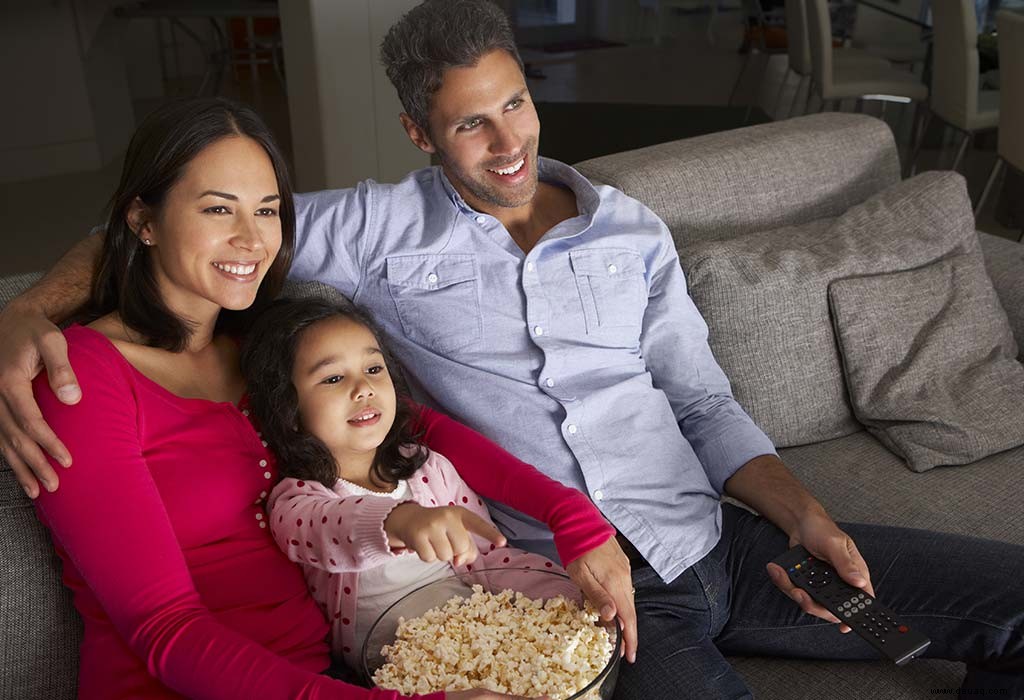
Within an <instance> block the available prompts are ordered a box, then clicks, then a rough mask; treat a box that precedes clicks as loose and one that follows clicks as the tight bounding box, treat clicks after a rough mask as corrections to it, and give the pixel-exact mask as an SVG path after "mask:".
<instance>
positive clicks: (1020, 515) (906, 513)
mask: <svg viewBox="0 0 1024 700" xmlns="http://www.w3.org/2000/svg"><path fill="white" fill-rule="evenodd" d="M1016 415H1017V417H1018V419H1019V420H1021V421H1022V422H1024V406H1021V407H1019V408H1018V409H1017V412H1016ZM779 456H780V457H781V458H782V459H783V461H785V462H786V464H787V465H788V466H789V468H790V469H791V470H792V471H793V473H794V474H795V475H796V476H797V478H798V479H800V481H801V482H802V483H803V484H804V485H805V486H806V487H807V489H808V490H809V491H810V492H811V493H813V494H814V496H815V497H816V498H817V499H818V500H819V501H821V503H822V505H824V506H825V508H826V510H828V512H829V514H830V515H831V516H832V517H833V518H835V519H836V520H838V521H847V522H863V523H874V524H878V525H899V526H902V527H915V528H922V529H927V530H939V531H942V532H952V533H956V534H960V535H969V536H974V537H985V538H989V539H996V540H1002V541H1004V542H1012V543H1015V544H1024V508H1021V503H1020V500H1021V490H1020V487H1019V484H1020V483H1021V472H1022V469H1024V447H1016V448H1014V449H1012V450H1007V451H1006V452H1000V453H998V454H995V455H992V456H990V457H986V458H985V459H982V460H979V461H977V462H974V463H973V464H968V465H966V466H962V467H937V468H935V469H931V470H929V471H927V472H923V473H915V472H912V471H910V470H909V469H906V468H904V467H903V466H902V461H901V459H900V458H899V457H897V456H896V455H894V454H893V453H892V452H890V451H889V450H888V449H886V447H885V446H884V445H882V443H880V442H879V441H878V440H877V439H875V438H874V437H873V436H872V435H871V434H870V433H868V432H867V431H863V430H862V431H861V432H858V433H854V434H853V435H847V436H846V437H842V438H839V439H837V440H830V441H828V442H822V443H819V444H816V445H804V446H802V447H791V448H788V449H784V450H780V451H779Z"/></svg>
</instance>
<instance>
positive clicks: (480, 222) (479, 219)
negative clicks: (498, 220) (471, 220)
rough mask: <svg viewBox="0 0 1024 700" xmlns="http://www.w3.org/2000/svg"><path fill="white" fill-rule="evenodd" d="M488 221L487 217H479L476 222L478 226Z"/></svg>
mask: <svg viewBox="0 0 1024 700" xmlns="http://www.w3.org/2000/svg"><path fill="white" fill-rule="evenodd" d="M486 221H487V217H486V216H478V217H476V222H477V223H478V224H482V223H485V222H486Z"/></svg>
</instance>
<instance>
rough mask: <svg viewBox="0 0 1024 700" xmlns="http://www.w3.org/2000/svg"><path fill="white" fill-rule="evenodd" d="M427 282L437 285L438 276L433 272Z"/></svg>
mask: <svg viewBox="0 0 1024 700" xmlns="http://www.w3.org/2000/svg"><path fill="white" fill-rule="evenodd" d="M427 282H430V283H431V284H437V275H435V274H434V273H433V272H431V273H430V274H429V275H427Z"/></svg>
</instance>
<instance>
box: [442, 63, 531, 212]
mask: <svg viewBox="0 0 1024 700" xmlns="http://www.w3.org/2000/svg"><path fill="white" fill-rule="evenodd" d="M539 138H540V121H539V120H538V119H537V111H536V110H535V109H534V107H533V102H532V101H531V100H530V93H529V91H528V90H527V88H526V81H525V80H524V78H523V74H522V71H520V70H519V65H518V64H517V63H516V61H515V59H514V58H512V56H510V55H509V54H508V52H507V51H504V50H501V49H498V50H495V51H492V52H490V53H488V54H484V56H483V57H481V59H480V61H479V62H478V63H477V64H476V65H475V66H472V67H469V68H451V69H449V70H448V71H447V72H446V73H445V75H444V81H443V83H442V85H441V89H440V90H438V91H437V92H436V93H435V94H434V97H433V102H432V105H431V109H430V136H429V142H430V145H432V146H433V149H434V150H435V151H436V153H437V154H438V157H439V158H440V160H441V165H442V166H443V167H444V171H445V174H446V175H447V176H448V179H449V180H450V181H451V183H452V185H453V186H454V187H455V189H456V190H457V191H458V192H459V194H460V195H462V198H463V199H464V200H466V203H467V204H469V205H470V206H472V207H474V208H475V209H477V210H479V211H486V212H488V213H494V209H495V208H496V207H501V208H516V207H522V206H526V205H528V204H530V202H531V201H532V200H533V196H534V194H535V193H536V192H537V143H538V141H539Z"/></svg>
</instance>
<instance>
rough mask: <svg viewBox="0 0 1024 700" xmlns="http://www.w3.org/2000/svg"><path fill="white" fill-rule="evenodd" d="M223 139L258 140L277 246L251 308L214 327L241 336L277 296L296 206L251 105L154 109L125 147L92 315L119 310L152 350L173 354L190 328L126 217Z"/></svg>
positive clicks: (193, 102) (156, 200)
mask: <svg viewBox="0 0 1024 700" xmlns="http://www.w3.org/2000/svg"><path fill="white" fill-rule="evenodd" d="M229 136H247V137H249V138H251V139H252V140H254V141H256V142H257V143H258V144H260V146H262V147H263V150H264V151H266V153H267V156H268V157H269V158H270V162H271V164H272V165H273V166H274V175H275V176H276V178H277V191H278V194H279V195H280V197H281V201H280V203H279V207H278V216H279V217H280V220H281V249H280V250H279V251H278V253H277V258H276V259H275V260H274V262H273V264H272V265H271V266H270V269H269V270H267V274H266V276H265V277H264V278H263V281H262V283H261V284H260V288H259V291H258V292H257V294H256V300H255V302H254V303H253V305H252V306H251V307H249V308H248V309H246V310H242V311H231V310H227V309H224V310H222V311H221V312H220V315H219V316H218V317H217V330H218V331H219V332H228V333H233V334H239V333H240V332H242V331H243V330H244V329H245V328H246V327H247V326H248V323H249V321H250V319H251V318H252V317H254V316H255V315H256V314H258V313H259V311H260V309H261V308H263V307H265V306H266V305H267V304H268V303H269V302H270V301H271V300H273V299H274V297H276V296H277V295H278V293H279V292H280V291H281V287H282V286H283V285H284V279H285V276H286V275H287V274H288V268H289V267H290V266H291V262H292V254H293V251H294V249H295V206H294V203H293V201H292V186H291V181H290V179H289V177H288V166H287V165H286V164H285V161H284V157H283V156H282V155H281V151H280V149H279V148H278V147H277V144H276V143H275V141H274V137H273V135H272V134H271V132H270V129H269V128H268V127H267V125H266V124H265V123H264V122H263V120H262V119H260V117H259V115H257V114H256V112H254V111H253V110H252V109H251V108H249V107H246V106H245V105H241V104H238V103H237V102H232V101H231V100H226V99H223V98H192V99H184V100H175V101H172V102H168V103H166V104H164V105H161V106H160V107H158V108H157V109H156V110H155V111H154V112H152V113H151V114H150V115H149V116H147V117H146V118H145V119H144V120H143V121H142V123H141V124H140V125H139V128H138V129H137V130H136V131H135V135H134V136H132V140H131V143H129V144H128V153H127V154H126V155H125V157H124V168H123V169H122V170H121V182H120V184H119V185H118V186H117V191H116V192H115V193H114V196H113V197H112V198H111V200H110V205H109V212H110V213H109V215H108V217H107V233H106V238H105V240H104V242H103V251H102V253H101V254H100V260H99V263H98V268H97V272H96V278H95V281H94V282H93V288H92V298H91V308H90V310H89V311H90V315H91V316H93V317H95V318H98V317H100V316H103V315H105V314H107V313H110V312H111V311H117V312H118V314H119V315H120V316H121V320H122V321H123V322H124V324H125V325H126V326H128V327H129V328H131V329H132V330H134V331H136V332H138V333H140V334H141V335H142V336H143V337H145V338H146V342H147V343H149V344H150V345H152V346H154V347H158V348H164V349H165V350H170V351H172V352H180V351H181V350H183V349H184V348H185V346H186V345H187V344H188V340H189V337H190V336H191V335H192V328H191V327H190V325H189V323H188V321H187V320H186V319H183V318H180V317H179V316H177V315H176V314H174V312H172V311H171V310H170V309H169V308H167V305H166V304H165V303H164V300H163V299H162V298H161V296H160V291H159V289H158V288H157V282H156V277H155V276H154V273H153V260H152V256H151V254H150V251H149V249H148V248H147V247H146V246H145V245H143V243H142V241H140V240H139V237H138V236H137V235H135V233H134V232H133V231H132V229H131V228H130V227H129V226H128V221H127V214H128V210H129V207H131V205H132V202H133V201H135V198H136V197H138V198H139V199H140V200H142V202H143V203H144V204H145V205H146V206H148V207H149V208H150V209H151V210H153V211H155V212H158V211H159V210H160V207H161V206H162V205H163V202H164V199H165V198H166V196H167V193H168V192H169V191H170V190H171V188H172V187H174V185H175V184H176V183H177V182H178V180H180V179H181V177H182V175H183V174H184V172H185V168H186V166H188V164H189V163H190V162H192V159H193V158H195V157H196V156H197V155H199V153H200V152H201V151H202V150H203V149H204V148H206V147H207V146H210V145H211V144H213V143H215V142H217V141H219V140H220V139H222V138H226V137H229Z"/></svg>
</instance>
